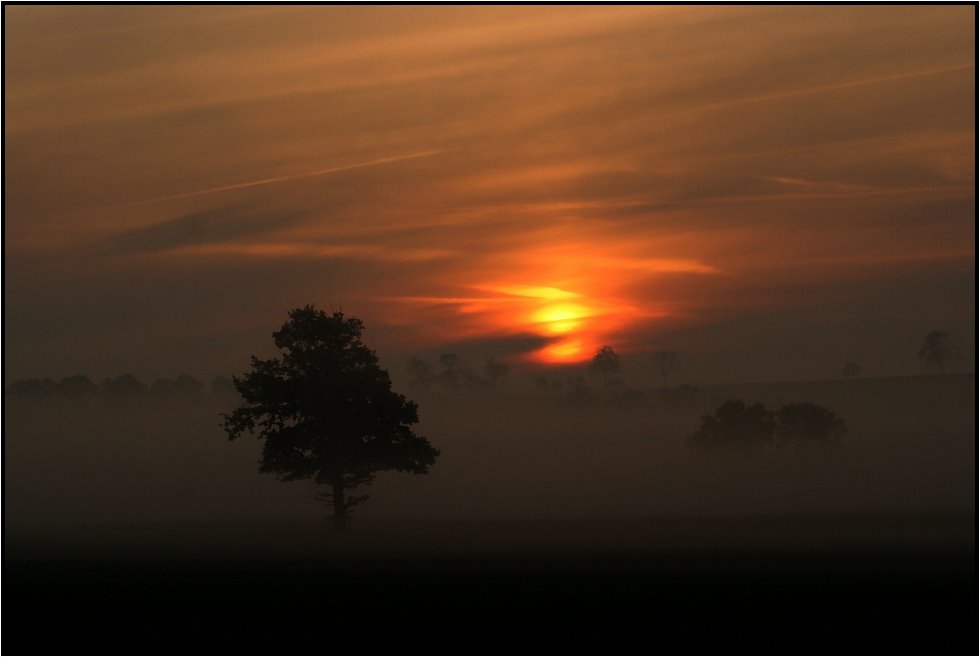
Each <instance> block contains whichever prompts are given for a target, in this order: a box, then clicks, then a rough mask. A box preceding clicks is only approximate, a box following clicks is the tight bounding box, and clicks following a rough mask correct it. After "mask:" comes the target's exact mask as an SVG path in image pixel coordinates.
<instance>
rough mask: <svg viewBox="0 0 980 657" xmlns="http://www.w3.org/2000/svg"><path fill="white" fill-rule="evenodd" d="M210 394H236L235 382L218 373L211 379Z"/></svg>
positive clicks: (223, 395)
mask: <svg viewBox="0 0 980 657" xmlns="http://www.w3.org/2000/svg"><path fill="white" fill-rule="evenodd" d="M211 394H212V395H220V396H222V397H225V396H231V395H234V394H236V390H235V382H234V381H232V380H231V379H229V378H228V377H227V376H222V375H220V374H219V375H218V376H216V377H214V378H213V379H211Z"/></svg>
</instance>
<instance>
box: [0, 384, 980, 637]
mask: <svg viewBox="0 0 980 657" xmlns="http://www.w3.org/2000/svg"><path fill="white" fill-rule="evenodd" d="M512 388H513V389H504V390H502V391H498V392H493V393H480V394H466V393H457V394H449V393H444V394H432V395H427V396H426V395H423V396H420V397H419V402H420V408H421V414H422V427H421V430H422V432H423V433H424V434H425V435H427V436H428V437H429V439H430V440H431V441H432V442H433V444H435V445H436V446H437V447H439V448H440V449H442V451H443V453H442V456H441V457H440V459H439V461H438V463H437V464H436V466H435V467H434V468H433V469H432V472H431V473H430V474H429V475H426V476H420V477H412V476H408V475H399V474H395V473H388V474H382V475H381V476H379V478H378V480H377V481H376V482H375V484H374V485H373V486H372V487H371V489H370V492H371V494H372V498H371V499H370V500H369V501H368V502H367V503H366V504H365V506H363V508H360V507H359V508H358V509H357V510H356V513H355V516H354V521H353V523H352V526H351V528H350V530H349V531H348V532H347V533H346V534H345V535H337V534H332V533H331V532H330V531H329V530H328V527H327V524H326V522H325V521H324V519H323V516H324V515H325V514H326V509H325V508H322V505H320V504H318V503H316V502H314V501H313V500H312V496H313V493H314V491H313V490H312V488H311V487H310V486H309V485H308V484H304V483H292V484H283V483H280V482H276V481H275V480H273V479H272V478H270V477H266V476H262V475H259V474H258V473H257V472H256V465H255V459H256V454H257V451H256V450H257V444H256V443H255V442H253V441H250V440H246V441H244V442H242V441H240V442H235V443H229V442H228V441H227V439H225V438H224V436H223V433H222V430H221V428H220V427H219V426H218V413H219V412H220V411H221V410H225V409H227V408H228V406H229V402H228V400H222V399H218V398H212V397H205V398H202V399H200V400H198V401H196V402H191V403H171V402H168V403H162V402H160V401H158V400H152V399H142V400H133V401H130V402H127V403H122V402H114V403H109V402H107V401H105V400H97V401H92V400H90V401H88V402H77V401H72V402H68V401H57V402H55V401H32V402H26V401H14V400H10V399H8V400H7V404H6V409H5V410H6V411H7V412H6V414H5V422H6V426H5V436H6V445H5V453H6V461H5V525H4V527H5V559H4V561H5V568H4V575H5V581H4V583H5V589H4V590H5V593H6V594H7V595H6V596H5V601H6V602H7V603H8V607H7V608H8V610H13V613H11V614H10V616H9V617H8V621H13V622H8V624H7V627H6V628H5V629H7V632H5V633H4V645H3V649H4V650H5V651H6V652H41V651H45V650H55V649H56V648H57V646H59V645H64V642H65V641H67V640H70V641H71V642H72V643H71V645H72V646H73V647H72V648H71V650H72V651H78V652H91V651H96V652H112V651H114V650H127V649H131V646H132V644H131V643H130V642H131V641H137V640H140V641H145V640H146V637H148V636H155V637H158V639H159V643H158V644H157V645H155V646H154V649H156V650H159V651H164V652H167V651H172V652H178V651H196V652H210V651H217V650H224V651H244V652H270V653H271V652H275V653H296V652H309V651H319V652H331V651H336V648H333V647H332V646H335V645H336V646H339V645H350V643H348V642H354V644H355V645H356V644H357V643H361V642H363V645H362V650H363V651H367V652H447V651H448V652H456V653H459V652H483V653H486V652H511V651H527V652H530V651H535V650H537V651H550V652H594V653H610V652H612V653H618V652H643V653H660V652H671V651H674V652H682V653H691V652H729V653H730V652H746V651H749V652H782V653H797V652H800V653H807V652H810V653H812V652H824V653H831V652H844V651H853V652H886V653H888V652H892V653H903V652H917V651H918V652H924V653H945V652H974V651H975V650H976V649H977V643H976V637H977V593H978V590H977V565H976V563H977V562H976V515H975V511H976V507H975V487H976V471H975V458H976V414H975V406H974V403H975V402H974V400H975V399H976V387H975V378H974V377H973V376H972V375H950V376H943V377H908V378H901V379H867V380H861V379H858V380H851V381H828V382H813V383H791V384H780V385H774V384H766V385H762V384H758V385H744V386H726V387H703V388H701V389H700V390H699V391H698V394H697V396H696V398H694V399H692V400H688V401H686V402H683V403H679V402H674V401H669V402H665V401H663V400H661V399H660V398H659V397H657V395H656V391H655V390H653V389H652V388H651V389H650V390H649V391H647V397H646V399H645V400H642V401H636V400H634V401H632V402H628V403H627V402H623V401H622V400H619V401H616V400H614V399H612V398H607V397H605V396H603V395H601V394H597V395H596V396H595V397H594V398H593V399H592V400H591V401H588V402H581V403H577V404H574V405H569V404H568V403H566V401H567V400H566V399H563V396H562V395H561V394H559V393H540V394H538V393H533V392H528V390H530V386H526V387H524V386H518V385H517V383H516V382H513V383H512ZM729 398H741V399H745V400H746V401H755V400H759V401H763V402H764V403H766V404H767V405H768V406H772V407H777V406H778V405H780V404H782V403H785V402H788V401H812V402H816V403H820V404H822V405H826V406H827V407H829V408H832V409H833V410H835V411H836V412H837V413H838V414H839V415H840V416H841V417H843V418H844V419H845V420H846V422H847V426H848V429H849V430H848V433H847V435H846V436H845V437H844V438H843V439H842V440H841V441H840V442H839V443H838V444H835V445H778V444H777V445H771V446H764V447H760V448H754V449H735V450H731V449H729V450H721V451H709V452H704V451H699V450H692V449H690V448H689V447H688V446H687V445H686V442H685V437H686V436H687V435H689V434H690V433H691V432H692V431H693V430H694V429H695V428H696V427H697V424H698V417H699V415H700V414H701V413H703V412H707V411H708V410H710V409H712V408H714V407H715V406H717V405H718V403H720V401H723V400H724V399H729ZM231 403H232V404H233V400H232V401H231ZM447 627H451V628H454V629H456V628H458V629H459V630H461V631H463V632H464V633H466V634H465V636H467V637H468V638H467V639H466V643H465V644H463V645H459V644H454V643H453V640H454V639H452V636H454V635H452V634H450V633H449V632H448V631H447V629H446V628H447ZM51 628H59V629H58V631H52V629H51ZM332 637H336V639H334V638H332ZM334 640H336V641H338V642H339V641H341V640H343V641H344V643H343V644H341V643H336V644H335V643H332V641H334ZM196 641H200V643H192V642H196Z"/></svg>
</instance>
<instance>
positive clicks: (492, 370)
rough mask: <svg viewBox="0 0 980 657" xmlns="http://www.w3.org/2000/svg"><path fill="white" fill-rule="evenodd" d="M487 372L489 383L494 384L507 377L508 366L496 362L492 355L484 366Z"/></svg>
mask: <svg viewBox="0 0 980 657" xmlns="http://www.w3.org/2000/svg"><path fill="white" fill-rule="evenodd" d="M484 371H485V372H486V373H487V379H489V380H490V385H492V386H496V385H498V384H500V383H502V382H503V380H504V379H505V378H506V377H507V373H508V372H510V368H509V367H507V366H506V365H504V364H503V363H500V362H497V359H495V358H494V357H493V356H491V357H490V358H488V359H487V365H486V367H485V368H484Z"/></svg>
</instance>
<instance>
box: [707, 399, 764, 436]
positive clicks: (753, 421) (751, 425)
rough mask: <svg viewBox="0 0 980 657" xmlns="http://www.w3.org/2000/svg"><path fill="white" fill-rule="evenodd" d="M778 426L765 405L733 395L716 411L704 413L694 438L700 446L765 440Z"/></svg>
mask: <svg viewBox="0 0 980 657" xmlns="http://www.w3.org/2000/svg"><path fill="white" fill-rule="evenodd" d="M775 430H776V420H775V418H774V417H773V413H772V412H771V411H769V410H767V409H766V407H765V406H763V405H762V404H759V403H755V404H752V405H751V406H748V405H746V403H745V402H744V401H742V400H741V399H730V400H728V401H726V402H724V403H723V404H722V405H721V406H719V407H718V410H716V411H715V412H714V414H712V415H702V416H701V427H700V428H699V429H698V431H697V432H696V433H695V434H694V435H693V436H691V438H690V441H691V443H692V444H694V445H698V446H716V445H752V444H763V443H768V442H771V441H772V439H773V434H774V433H775Z"/></svg>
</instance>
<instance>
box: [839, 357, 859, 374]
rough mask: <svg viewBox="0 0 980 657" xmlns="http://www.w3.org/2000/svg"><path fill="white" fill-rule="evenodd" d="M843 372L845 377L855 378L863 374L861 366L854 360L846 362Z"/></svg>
mask: <svg viewBox="0 0 980 657" xmlns="http://www.w3.org/2000/svg"><path fill="white" fill-rule="evenodd" d="M842 373H843V375H844V378H845V379H853V378H855V377H858V376H860V375H861V366H860V365H858V364H857V363H855V362H854V361H853V360H849V361H847V362H846V363H844V369H843V370H842Z"/></svg>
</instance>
